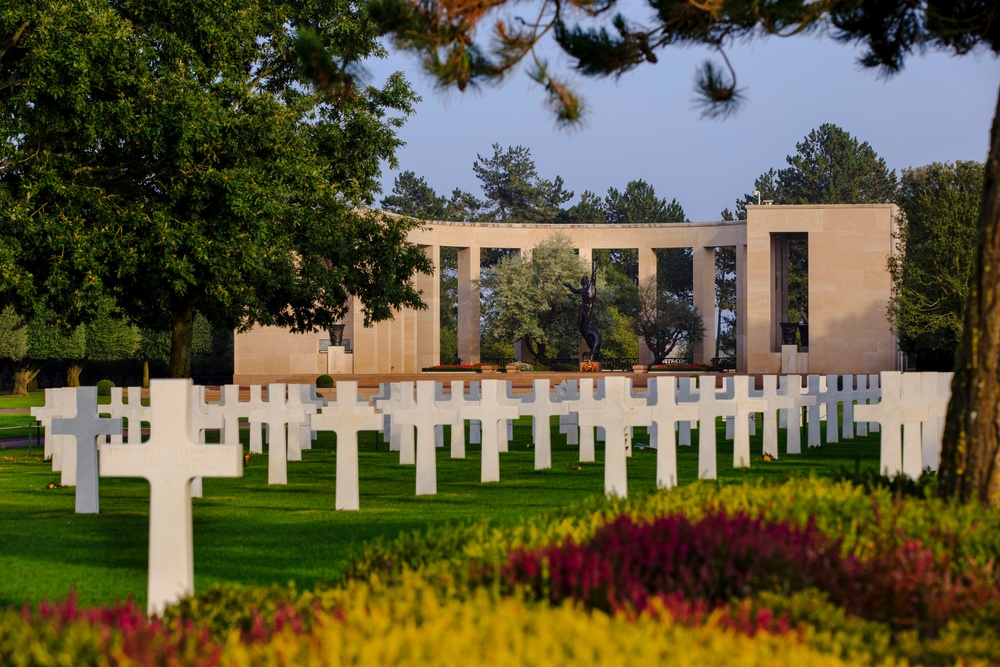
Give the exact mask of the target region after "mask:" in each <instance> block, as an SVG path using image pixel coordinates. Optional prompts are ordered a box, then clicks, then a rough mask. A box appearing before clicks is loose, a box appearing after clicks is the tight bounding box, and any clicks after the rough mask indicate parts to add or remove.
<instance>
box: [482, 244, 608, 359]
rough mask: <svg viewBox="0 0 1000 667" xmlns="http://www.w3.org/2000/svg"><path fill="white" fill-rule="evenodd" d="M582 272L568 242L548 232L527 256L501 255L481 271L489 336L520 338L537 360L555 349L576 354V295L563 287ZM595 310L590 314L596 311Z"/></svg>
mask: <svg viewBox="0 0 1000 667" xmlns="http://www.w3.org/2000/svg"><path fill="white" fill-rule="evenodd" d="M584 273H588V271H587V267H585V266H584V265H583V262H582V261H581V260H580V258H579V256H578V255H577V254H576V253H575V252H574V251H573V246H572V243H571V242H570V240H569V238H568V237H567V236H565V235H563V234H554V235H553V236H552V237H551V238H550V239H548V240H546V241H543V242H542V243H540V244H538V245H537V246H535V247H534V248H532V249H531V253H530V255H529V256H528V257H521V256H518V255H511V256H506V257H503V258H501V259H500V261H499V262H497V264H496V265H494V266H491V267H487V268H486V269H484V270H483V273H482V279H481V280H480V287H481V290H482V294H483V318H484V320H485V324H486V329H487V330H488V332H489V334H490V335H492V336H493V337H495V338H497V339H500V340H506V341H511V342H513V341H517V340H521V341H524V343H525V344H526V345H527V347H528V349H529V351H530V352H531V354H532V355H533V356H534V357H535V358H536V359H538V360H539V361H540V362H541V363H543V364H544V363H546V362H547V361H548V360H549V358H550V357H552V356H557V355H558V354H559V353H564V354H566V353H572V354H573V356H574V357H575V356H576V350H577V349H578V347H579V340H580V332H579V330H577V328H576V312H577V309H578V304H579V298H578V297H577V296H576V295H574V294H573V293H572V292H570V291H569V290H568V289H566V287H565V286H564V285H563V283H564V282H571V283H574V284H575V283H576V282H577V281H579V279H580V276H581V275H582V274H584ZM599 310H600V309H599V308H595V314H596V313H597V312H599Z"/></svg>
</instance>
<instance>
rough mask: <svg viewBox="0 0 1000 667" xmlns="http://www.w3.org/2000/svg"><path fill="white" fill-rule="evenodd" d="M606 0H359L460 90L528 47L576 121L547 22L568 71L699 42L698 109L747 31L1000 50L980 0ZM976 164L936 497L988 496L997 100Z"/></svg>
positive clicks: (717, 96)
mask: <svg viewBox="0 0 1000 667" xmlns="http://www.w3.org/2000/svg"><path fill="white" fill-rule="evenodd" d="M617 4H618V3H617V2H615V0H609V1H608V2H606V3H603V4H601V5H600V6H596V7H595V5H594V4H593V3H591V2H590V1H589V0H570V1H569V2H556V3H546V4H544V5H543V7H542V9H541V14H540V15H538V16H537V18H534V19H533V20H531V21H529V22H525V23H523V24H519V27H518V28H517V29H509V28H507V24H506V23H505V22H504V21H503V18H502V17H501V16H498V13H499V14H502V10H503V9H504V8H505V6H506V5H507V2H506V0H500V1H499V2H497V3H494V4H491V5H489V6H488V9H486V8H484V5H483V4H482V3H477V2H472V1H471V0H439V1H438V2H416V1H415V0H368V6H369V10H370V12H371V14H372V15H373V16H374V17H375V18H376V20H377V21H378V22H379V24H380V25H381V29H382V30H383V31H384V32H391V33H392V35H393V39H394V41H395V43H396V44H397V45H398V46H401V47H403V48H407V49H411V50H414V51H417V52H420V53H421V54H423V55H424V57H425V61H424V62H425V63H426V65H427V67H428V69H429V71H430V72H431V73H432V74H434V75H436V76H437V78H438V79H439V80H440V81H441V82H442V83H444V84H446V85H449V86H456V87H458V88H459V89H461V90H464V89H466V88H467V87H468V86H469V85H475V84H478V83H480V82H482V81H483V80H489V79H493V80H499V79H500V78H502V77H503V76H504V75H506V74H507V73H508V72H509V71H510V70H511V69H512V68H514V67H516V66H517V65H518V64H519V63H520V62H521V61H522V60H523V59H524V58H526V57H527V58H530V59H531V60H532V61H533V62H534V63H535V67H533V68H532V69H531V70H530V75H531V77H532V78H533V79H534V80H535V81H537V82H538V83H539V84H540V85H542V86H544V88H545V91H546V94H547V96H548V97H547V101H548V103H549V104H550V105H551V106H552V108H553V109H554V111H555V113H556V117H557V119H558V120H559V121H560V122H564V123H570V122H574V121H578V120H580V118H581V117H582V112H583V109H584V105H583V104H582V102H581V100H580V98H579V96H578V95H577V94H576V93H575V92H574V91H573V90H572V89H570V87H569V86H568V85H567V84H566V83H565V82H564V81H562V80H560V78H559V77H558V76H557V75H554V74H552V73H551V72H550V71H549V70H548V68H547V67H546V66H545V65H544V61H543V60H542V59H541V58H539V56H538V54H537V53H536V51H535V46H536V45H537V44H538V42H539V41H540V40H541V39H543V38H544V37H545V36H546V35H550V34H551V35H553V36H554V38H555V40H556V42H557V43H558V45H559V46H560V47H561V48H562V49H563V50H564V51H565V52H566V53H567V54H568V55H569V56H570V58H571V60H572V61H575V62H574V65H575V69H576V70H577V71H579V72H582V73H583V74H586V75H590V76H619V75H621V74H622V73H624V72H627V71H629V70H631V69H633V68H635V67H638V66H639V65H641V64H643V63H647V62H648V63H655V62H657V59H658V58H657V55H656V52H657V51H659V50H661V49H664V48H666V47H668V46H685V47H692V46H702V47H706V48H708V49H709V50H711V51H712V52H713V53H716V54H719V55H720V56H722V59H723V61H724V62H723V65H722V66H721V67H720V66H719V65H718V63H713V62H711V61H708V62H706V63H705V64H704V65H703V66H702V68H701V70H700V72H699V74H698V77H697V79H696V85H695V91H696V94H697V99H698V100H699V101H700V102H701V103H702V104H703V113H704V114H705V115H707V116H710V117H724V116H726V115H728V114H730V113H732V112H733V111H734V110H736V109H737V108H738V107H739V103H740V101H741V100H743V99H744V98H745V92H744V91H743V90H742V89H741V88H739V86H738V85H737V81H736V71H735V69H734V68H733V67H732V63H731V61H730V60H729V59H728V58H727V57H726V49H728V48H729V47H730V46H731V45H732V44H736V43H745V42H746V41H749V40H752V39H763V38H766V37H773V36H791V35H804V34H808V33H813V34H815V33H816V32H818V31H822V34H824V35H828V36H830V37H832V38H833V39H836V40H839V41H842V42H850V43H853V44H857V45H859V46H860V47H861V48H863V49H864V50H865V53H864V55H863V56H862V57H861V59H860V63H861V65H862V66H864V67H867V68H875V69H877V70H879V72H880V73H881V74H882V75H883V76H890V75H893V74H896V73H898V72H899V71H900V70H902V69H903V66H904V64H905V63H906V61H907V59H908V58H909V57H910V56H912V55H913V54H915V53H923V52H925V51H927V50H930V49H934V50H941V51H948V52H951V53H954V54H956V55H966V54H969V53H975V52H979V51H982V50H989V51H991V52H992V53H993V54H994V55H996V54H998V53H1000V21H997V20H996V16H995V14H996V7H995V3H991V2H957V3H956V2H954V1H953V0H927V1H926V2H920V3H914V2H911V0H882V1H879V2H875V1H871V0H868V1H864V2H858V1H857V0H830V1H829V2H821V3H818V2H814V1H813V0H787V1H784V2H767V3H761V2H757V1H756V0H730V1H727V2H725V3H723V4H722V5H720V4H719V3H717V2H701V1H699V0H676V1H672V2H662V1H660V0H655V1H654V0H649V3H648V4H649V8H648V9H639V10H636V9H635V8H634V7H629V8H628V9H629V10H630V11H631V12H633V14H632V16H626V14H625V13H622V12H621V11H619V12H614V11H611V10H612V9H615V8H616V7H615V6H616V5H617ZM489 10H494V11H493V12H492V13H491V11H489ZM649 10H652V11H651V12H650V11H649ZM581 17H586V21H587V25H586V26H585V27H581V26H580V25H576V24H574V23H571V22H575V21H579V20H581ZM494 19H496V21H497V28H498V30H497V31H495V32H493V31H488V30H482V29H480V30H479V32H478V33H475V31H476V29H477V28H481V27H482V26H481V25H480V24H482V23H486V22H488V21H491V20H494ZM602 21H603V22H604V23H603V24H602ZM473 34H479V35H484V34H490V35H491V37H492V36H494V35H495V36H497V37H498V39H497V41H496V43H495V49H494V50H493V51H492V52H491V51H490V50H488V49H486V48H484V47H483V46H482V45H481V44H480V43H479V42H477V41H476V40H475V39H474V38H473ZM442 56H444V57H442ZM986 165H987V166H986V178H985V179H984V181H983V183H984V185H983V207H982V213H981V215H980V219H979V225H978V228H977V242H976V248H977V252H976V261H975V263H974V266H975V268H974V270H973V275H972V280H971V281H970V286H969V299H968V303H967V306H966V308H965V316H964V317H965V322H964V325H963V327H962V329H963V334H962V342H961V344H960V346H959V350H958V353H957V355H956V361H955V380H954V382H953V383H952V398H951V401H950V402H949V406H948V417H947V420H946V427H945V438H944V444H943V447H942V452H941V466H940V468H939V474H938V491H939V493H940V495H941V496H943V497H946V498H953V499H956V500H963V501H965V500H970V499H972V498H976V499H978V500H979V501H980V502H983V503H988V504H998V503H1000V466H997V465H996V461H997V459H998V458H1000V429H997V428H996V422H997V420H998V419H1000V378H998V377H997V372H996V369H997V368H998V367H1000V294H998V291H997V289H996V276H997V275H1000V100H998V104H997V106H996V109H995V111H994V120H993V128H992V130H991V132H990V144H989V151H988V158H987V161H986Z"/></svg>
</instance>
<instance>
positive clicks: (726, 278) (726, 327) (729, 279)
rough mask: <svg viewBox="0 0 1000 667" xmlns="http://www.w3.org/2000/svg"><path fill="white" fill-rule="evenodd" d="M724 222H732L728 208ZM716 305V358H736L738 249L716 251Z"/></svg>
mask: <svg viewBox="0 0 1000 667" xmlns="http://www.w3.org/2000/svg"><path fill="white" fill-rule="evenodd" d="M721 217H722V219H723V220H726V221H732V220H734V216H733V213H732V211H730V210H729V209H728V208H727V209H724V210H723V211H722V213H721ZM715 305H716V308H718V316H717V318H716V325H715V326H716V328H715V356H716V357H717V358H718V357H725V356H730V357H735V356H736V248H734V247H732V246H723V247H720V248H716V249H715Z"/></svg>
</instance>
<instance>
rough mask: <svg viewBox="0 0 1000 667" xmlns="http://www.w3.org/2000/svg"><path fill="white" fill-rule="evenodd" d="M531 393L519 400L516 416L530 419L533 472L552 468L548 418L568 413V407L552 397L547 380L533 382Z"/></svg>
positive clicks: (550, 434)
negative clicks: (533, 448)
mask: <svg viewBox="0 0 1000 667" xmlns="http://www.w3.org/2000/svg"><path fill="white" fill-rule="evenodd" d="M531 386H532V393H531V395H530V396H525V397H523V398H522V399H521V404H520V405H519V406H518V414H519V415H520V416H522V417H531V440H532V442H533V443H534V445H535V470H544V469H548V468H551V467H552V425H551V422H550V418H551V417H553V416H556V415H565V414H568V413H569V405H568V404H567V403H563V402H561V401H560V400H559V399H558V398H556V397H554V396H553V395H552V392H551V391H550V386H549V380H548V379H539V380H533V381H532V382H531Z"/></svg>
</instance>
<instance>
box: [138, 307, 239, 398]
mask: <svg viewBox="0 0 1000 667" xmlns="http://www.w3.org/2000/svg"><path fill="white" fill-rule="evenodd" d="M230 335H231V334H230ZM212 342H213V341H212V325H211V324H209V322H208V319H207V318H206V317H205V316H204V315H202V314H201V313H195V314H194V326H193V327H192V331H191V354H192V355H196V354H210V353H211V352H212V347H213V345H212ZM135 353H136V356H137V357H138V358H139V360H141V361H142V386H143V387H149V362H150V361H163V362H169V361H170V331H167V330H156V329H148V328H140V329H139V340H138V341H137V343H136V349H135Z"/></svg>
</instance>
